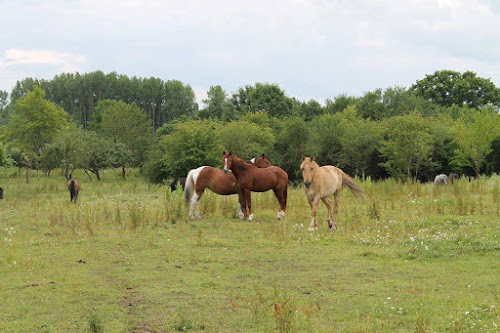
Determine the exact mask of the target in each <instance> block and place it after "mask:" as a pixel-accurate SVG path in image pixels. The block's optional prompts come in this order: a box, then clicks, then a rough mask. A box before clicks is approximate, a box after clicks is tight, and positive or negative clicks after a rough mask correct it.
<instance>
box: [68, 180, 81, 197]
mask: <svg viewBox="0 0 500 333" xmlns="http://www.w3.org/2000/svg"><path fill="white" fill-rule="evenodd" d="M67 185H68V190H69V196H70V200H69V201H73V202H74V203H77V201H78V193H79V192H80V183H79V182H78V180H76V179H73V178H72V177H71V175H69V179H68V184H67Z"/></svg>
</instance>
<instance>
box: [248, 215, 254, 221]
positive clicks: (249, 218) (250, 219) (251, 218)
mask: <svg viewBox="0 0 500 333" xmlns="http://www.w3.org/2000/svg"><path fill="white" fill-rule="evenodd" d="M252 220H253V214H250V216H249V217H248V221H249V222H252Z"/></svg>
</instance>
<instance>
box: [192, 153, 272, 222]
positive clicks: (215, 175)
mask: <svg viewBox="0 0 500 333" xmlns="http://www.w3.org/2000/svg"><path fill="white" fill-rule="evenodd" d="M251 161H253V163H254V164H255V165H256V166H258V167H259V168H267V167H268V166H271V165H272V164H271V161H270V160H269V158H268V157H267V155H266V154H262V155H261V156H259V157H254V158H252V160H251ZM247 163H252V162H247ZM207 187H208V188H209V189H210V190H211V191H212V192H214V193H217V194H220V195H231V194H237V193H238V189H237V188H236V178H235V177H234V175H233V173H232V172H228V173H225V172H224V171H223V170H221V169H216V168H212V167H210V166H201V167H199V168H197V169H193V170H191V171H189V173H188V175H187V178H186V187H185V194H184V198H185V199H186V203H189V202H190V205H189V216H190V217H191V218H198V219H201V215H200V202H199V201H200V198H201V196H202V194H203V192H204V191H205V189H206V188H207ZM238 216H239V217H240V218H243V213H242V210H241V205H240V207H239V209H238Z"/></svg>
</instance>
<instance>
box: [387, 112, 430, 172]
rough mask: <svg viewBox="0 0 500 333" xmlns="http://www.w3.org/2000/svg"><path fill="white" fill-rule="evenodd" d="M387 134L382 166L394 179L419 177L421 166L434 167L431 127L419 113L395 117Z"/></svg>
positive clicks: (388, 123) (389, 122) (388, 124)
mask: <svg viewBox="0 0 500 333" xmlns="http://www.w3.org/2000/svg"><path fill="white" fill-rule="evenodd" d="M385 134H386V138H385V139H384V140H383V141H382V146H381V148H380V151H381V153H382V155H383V157H384V158H385V159H386V162H385V163H382V165H383V166H384V167H385V168H386V169H387V171H388V172H389V173H390V174H391V175H392V176H395V177H405V176H406V177H407V178H418V176H419V171H420V170H421V169H422V167H424V166H429V165H430V164H432V160H431V156H432V145H433V142H432V135H431V126H430V124H429V122H428V121H427V120H426V119H425V118H423V117H422V115H421V114H420V113H419V112H412V113H410V114H407V115H401V116H395V117H392V118H391V119H389V120H388V121H387V123H386V133H385Z"/></svg>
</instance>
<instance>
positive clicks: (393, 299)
mask: <svg viewBox="0 0 500 333" xmlns="http://www.w3.org/2000/svg"><path fill="white" fill-rule="evenodd" d="M75 175H76V176H77V178H78V179H80V181H81V183H82V191H81V192H80V202H79V204H77V205H75V204H72V203H70V202H69V192H68V190H67V188H66V184H65V180H64V178H63V177H61V176H60V175H57V174H53V175H52V176H51V177H50V178H47V177H45V176H42V175H41V174H40V175H38V176H37V175H36V174H33V175H32V178H31V179H30V183H29V184H26V183H25V180H24V178H23V177H22V176H21V177H17V176H16V175H15V172H14V170H13V169H11V170H0V186H2V187H3V188H4V190H5V193H4V194H5V198H4V199H3V200H1V201H0V304H1V307H0V332H175V331H188V332H477V331H483V332H494V331H498V330H499V328H498V326H499V325H500V301H499V300H500V243H499V241H500V237H499V236H500V208H499V199H500V177H491V178H481V179H479V180H473V181H472V182H470V183H469V182H468V181H467V180H460V181H459V182H458V184H457V185H456V186H454V187H451V186H444V187H436V186H434V185H433V184H420V183H400V182H397V181H395V180H386V181H382V182H371V181H369V180H367V181H364V182H360V184H361V186H362V187H363V188H364V189H365V192H366V194H367V199H366V200H362V199H357V198H355V197H354V196H352V195H351V193H350V192H349V191H348V190H347V189H346V190H344V191H343V193H342V196H341V202H340V210H339V220H338V223H337V226H338V231H336V232H331V231H329V230H328V229H327V224H326V211H325V207H324V206H323V205H322V204H321V206H320V208H319V230H318V231H315V232H309V231H307V227H308V225H309V222H310V209H309V205H308V204H307V200H306V198H305V195H304V193H303V190H302V188H300V187H299V188H292V189H290V190H289V198H288V209H287V217H286V218H285V219H284V220H282V221H278V220H276V210H277V202H276V199H275V198H274V197H273V195H272V192H269V193H263V194H259V193H254V194H253V196H252V198H253V205H254V213H255V222H252V223H250V222H246V221H241V220H239V219H237V218H236V217H235V216H236V207H237V197H236V196H230V197H222V196H217V195H214V194H213V193H210V192H208V193H205V195H204V196H203V198H202V199H201V201H200V209H201V214H202V216H203V219H202V220H190V219H188V218H187V207H186V206H185V204H184V201H183V192H181V191H178V192H174V193H170V191H169V189H168V187H167V186H156V185H150V184H148V183H146V182H145V181H144V180H143V179H142V178H141V177H140V175H139V173H138V171H136V170H133V171H132V173H131V175H130V176H129V179H127V180H126V181H124V180H121V179H120V171H119V170H108V171H106V172H104V173H103V181H101V182H90V181H89V180H88V179H87V178H86V176H85V174H83V173H79V172H78V171H77V172H75Z"/></svg>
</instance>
